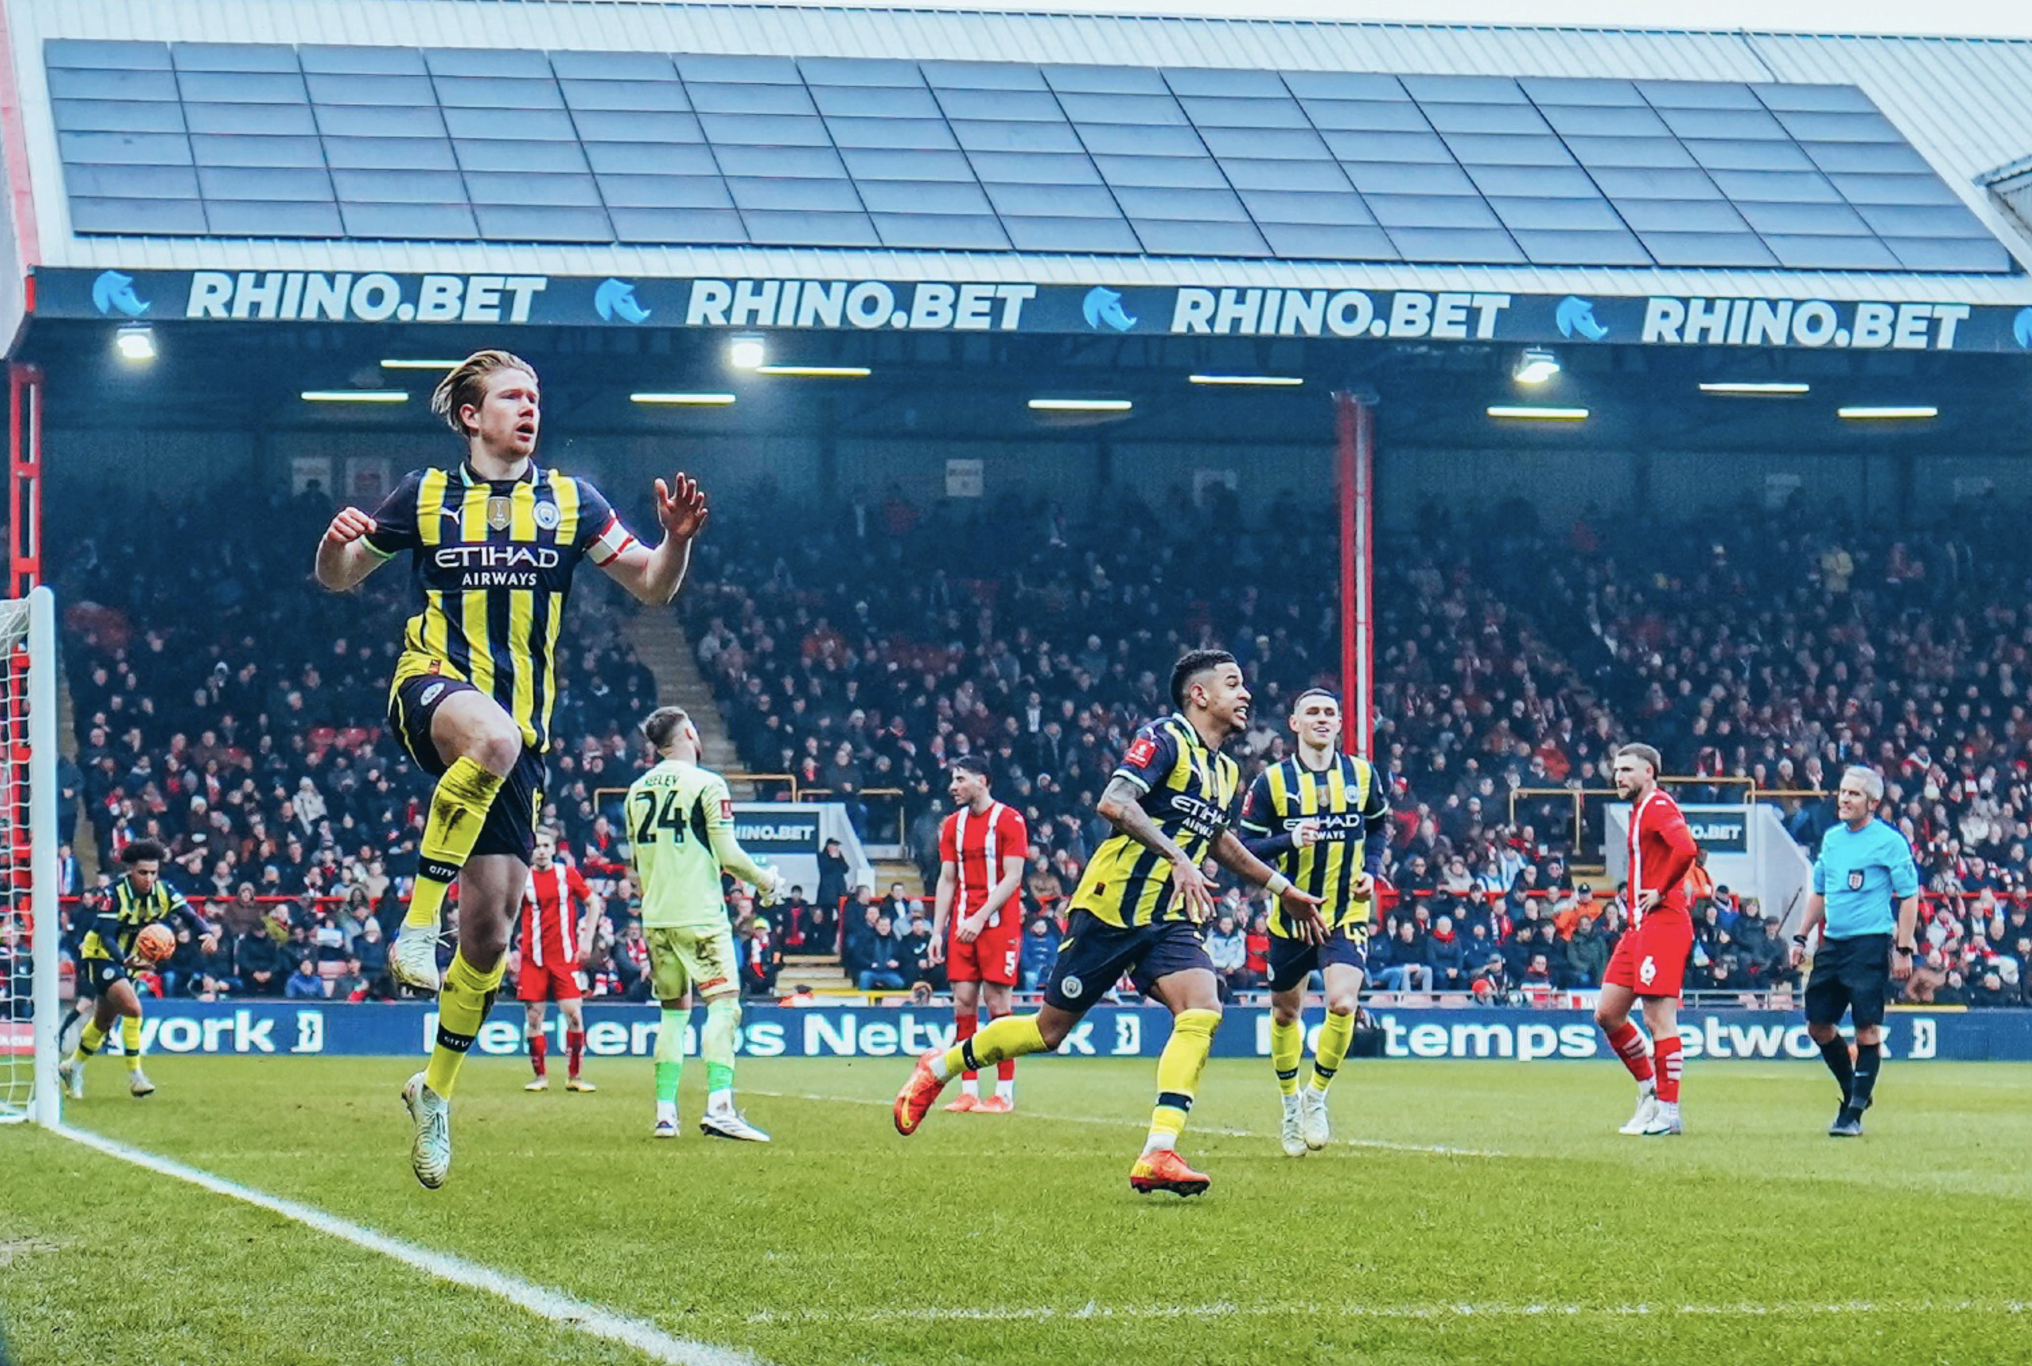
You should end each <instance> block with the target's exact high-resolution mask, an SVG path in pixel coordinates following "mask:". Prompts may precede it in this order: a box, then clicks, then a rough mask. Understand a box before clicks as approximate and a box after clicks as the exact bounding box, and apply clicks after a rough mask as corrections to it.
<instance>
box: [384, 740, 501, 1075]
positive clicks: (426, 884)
mask: <svg viewBox="0 0 2032 1366" xmlns="http://www.w3.org/2000/svg"><path fill="white" fill-rule="evenodd" d="M502 782H503V779H502V778H501V777H500V775H498V774H494V773H489V772H488V771H487V770H486V769H484V768H482V767H480V765H479V764H477V763H475V762H474V761H473V760H471V759H468V758H466V757H465V756H464V755H461V756H460V757H458V758H457V759H454V760H453V761H452V766H451V767H450V768H448V769H446V770H445V774H444V777H442V778H439V779H438V780H437V789H436V790H435V791H433V792H432V793H431V794H430V815H429V817H428V818H426V819H425V821H424V823H423V839H422V841H421V842H420V843H419V844H418V846H417V860H416V886H415V887H414V888H413V889H412V890H411V891H410V894H409V913H408V914H407V915H404V916H403V917H402V928H403V929H405V930H434V929H436V928H437V927H438V921H439V919H440V917H441V916H442V915H443V913H444V901H445V893H446V892H448V891H450V890H451V886H452V884H453V883H454V882H456V881H458V878H459V869H461V868H463V867H465V866H466V860H467V859H469V858H471V857H472V856H473V844H474V842H475V841H476V840H478V839H479V838H480V827H481V826H483V825H485V824H486V823H487V810H488V808H489V807H491V806H493V805H494V798H495V797H497V796H499V795H500V792H501V784H502ZM431 1089H433V1090H435V1089H436V1088H435V1087H433V1088H431Z"/></svg>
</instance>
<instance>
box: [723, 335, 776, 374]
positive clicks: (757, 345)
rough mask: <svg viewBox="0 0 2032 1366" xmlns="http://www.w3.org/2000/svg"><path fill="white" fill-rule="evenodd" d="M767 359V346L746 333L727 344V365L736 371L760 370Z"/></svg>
mask: <svg viewBox="0 0 2032 1366" xmlns="http://www.w3.org/2000/svg"><path fill="white" fill-rule="evenodd" d="M768 359H769V344H768V343H767V342H765V341H763V340H762V338H760V337H758V336H756V335H755V334H754V333H752V332H751V333H747V334H744V335H742V336H739V337H736V338H734V339H733V340H732V341H730V342H728V343H727V364H728V365H730V366H732V367H733V368H734V369H736V370H760V369H761V368H762V366H763V363H764V362H766V361H767V360H768Z"/></svg>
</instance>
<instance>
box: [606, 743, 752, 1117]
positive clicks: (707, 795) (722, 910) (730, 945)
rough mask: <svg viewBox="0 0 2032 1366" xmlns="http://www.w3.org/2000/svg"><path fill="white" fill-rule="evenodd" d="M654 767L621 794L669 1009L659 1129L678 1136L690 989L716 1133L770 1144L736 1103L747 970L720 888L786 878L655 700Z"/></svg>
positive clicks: (659, 1057)
mask: <svg viewBox="0 0 2032 1366" xmlns="http://www.w3.org/2000/svg"><path fill="white" fill-rule="evenodd" d="M642 733H643V734H644V735H646V736H648V737H649V743H650V745H651V746H652V747H653V748H654V749H655V750H656V755H657V759H658V763H657V765H656V767H654V768H652V769H650V770H649V771H648V772H647V773H645V774H643V775H642V776H641V777H640V778H637V779H636V780H635V782H634V784H633V785H632V786H630V787H629V789H628V796H627V799H626V801H625V804H624V810H625V811H626V813H627V821H628V857H629V859H630V861H631V862H632V863H633V864H634V866H635V878H636V881H637V882H638V883H640V884H641V887H642V929H643V931H644V934H645V935H646V937H647V938H648V940H649V980H650V989H651V990H652V991H653V992H654V993H655V994H656V999H657V1001H658V1003H659V1004H661V1005H662V1007H663V1019H662V1024H661V1026H660V1027H659V1028H658V1030H657V1034H656V1128H655V1130H654V1132H655V1135H656V1137H658V1138H675V1137H677V1086H678V1081H679V1079H680V1076H681V1074H682V1071H683V1068H684V1031H685V1025H686V1024H687V1023H688V1018H689V1016H690V1014H691V1012H690V1010H689V1009H688V1008H687V1007H686V1004H685V992H686V991H687V990H690V991H696V992H697V993H698V995H699V997H700V999H702V1000H703V1001H704V1002H705V1003H706V1028H705V1036H704V1038H703V1039H702V1040H701V1047H700V1049H699V1051H700V1052H701V1053H702V1054H704V1055H705V1060H706V1115H705V1118H704V1119H703V1120H701V1121H700V1122H699V1132H700V1133H702V1134H705V1135H707V1136H708V1137H712V1138H738V1139H746V1140H748V1141H749V1142H751V1143H767V1142H768V1141H769V1135H768V1134H765V1133H763V1132H762V1131H761V1130H760V1129H758V1128H756V1127H755V1126H754V1125H752V1124H750V1123H749V1122H748V1121H747V1120H746V1119H745V1118H744V1117H743V1116H742V1115H741V1113H740V1111H738V1110H736V1109H735V1108H734V1035H735V1031H736V1030H738V1029H739V1028H740V1027H741V974H740V965H739V960H737V959H736V958H735V957H734V927H733V925H732V924H731V923H730V922H729V921H728V919H727V903H726V899H725V898H724V897H723V896H722V895H721V894H720V873H721V871H722V870H723V869H724V870H725V871H726V872H729V873H732V874H733V875H734V876H735V877H737V878H740V879H741V880H742V881H743V882H746V883H749V884H751V885H752V886H754V887H755V889H756V891H757V893H758V894H759V895H760V897H761V899H762V902H763V904H765V905H767V904H769V903H771V902H773V901H775V900H776V899H777V898H778V897H779V896H781V895H782V894H783V889H784V886H785V885H786V881H787V880H786V879H785V878H784V876H783V874H782V872H781V871H779V870H778V869H775V868H764V867H762V866H761V865H759V864H757V863H756V862H755V860H754V859H752V858H750V857H748V852H747V851H746V850H745V849H743V848H742V847H741V843H740V841H739V840H737V839H735V838H734V802H733V798H732V797H731V795H730V794H729V793H728V791H727V780H726V779H725V778H722V777H721V776H720V775H719V774H717V773H714V772H713V771H712V770H711V769H707V768H701V767H700V766H699V761H698V758H699V749H700V745H699V735H698V730H697V728H696V727H694V726H693V725H692V723H691V718H690V717H689V716H687V715H686V714H685V712H684V709H683V708H682V707H658V708H657V709H656V710H655V711H653V712H651V713H649V719H648V720H646V721H644V722H643V723H642Z"/></svg>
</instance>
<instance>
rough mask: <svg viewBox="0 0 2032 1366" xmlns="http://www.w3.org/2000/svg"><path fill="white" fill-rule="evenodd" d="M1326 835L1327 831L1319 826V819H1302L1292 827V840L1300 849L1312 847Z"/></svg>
mask: <svg viewBox="0 0 2032 1366" xmlns="http://www.w3.org/2000/svg"><path fill="white" fill-rule="evenodd" d="M1325 837H1326V836H1325V832H1324V831H1322V830H1321V829H1320V828H1319V822H1318V821H1310V820H1307V821H1300V822H1299V823H1298V824H1297V825H1294V826H1292V827H1291V842H1292V843H1293V844H1295V845H1297V846H1298V847H1299V848H1300V849H1310V848H1312V846H1313V845H1315V844H1318V843H1319V842H1320V840H1322V839H1324V838H1325Z"/></svg>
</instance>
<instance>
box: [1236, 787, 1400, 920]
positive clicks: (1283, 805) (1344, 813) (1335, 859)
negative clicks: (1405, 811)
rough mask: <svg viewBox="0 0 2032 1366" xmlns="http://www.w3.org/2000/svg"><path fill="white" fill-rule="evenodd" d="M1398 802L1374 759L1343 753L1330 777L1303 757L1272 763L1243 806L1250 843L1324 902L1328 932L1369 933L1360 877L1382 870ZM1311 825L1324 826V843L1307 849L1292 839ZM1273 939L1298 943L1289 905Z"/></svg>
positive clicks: (1280, 909) (1277, 911) (1275, 910)
mask: <svg viewBox="0 0 2032 1366" xmlns="http://www.w3.org/2000/svg"><path fill="white" fill-rule="evenodd" d="M1389 818H1390V801H1389V798H1388V797H1386V796H1385V795H1384V793H1383V784H1382V783H1381V782H1380V781H1379V780H1378V778H1377V775H1376V770H1375V768H1374V766H1373V765H1371V764H1370V763H1369V761H1368V760H1367V759H1358V758H1356V757H1355V756H1354V755H1352V754H1337V755H1335V756H1334V759H1333V762H1332V763H1331V764H1329V765H1328V766H1327V767H1326V768H1325V769H1324V770H1316V769H1311V768H1307V767H1306V766H1305V765H1304V764H1302V763H1300V762H1299V760H1298V759H1297V757H1296V756H1294V757H1292V758H1289V759H1286V760H1285V761H1284V762H1283V763H1281V764H1272V765H1271V766H1270V767H1268V768H1266V769H1264V770H1263V771H1262V772H1261V773H1259V774H1257V775H1256V781H1255V782H1253V783H1251V784H1250V785H1249V796H1248V800H1246V801H1245V802H1243V803H1242V842H1243V843H1244V844H1246V845H1248V846H1249V852H1251V853H1253V854H1254V855H1256V857H1258V858H1260V859H1262V860H1263V861H1264V862H1265V863H1267V864H1269V865H1270V866H1271V867H1273V868H1275V869H1276V870H1277V871H1278V872H1280V873H1282V874H1284V876H1286V877H1288V878H1290V879H1291V880H1292V881H1293V882H1295V883H1297V884H1298V888H1299V890H1300V891H1303V892H1309V893H1311V894H1312V895H1313V896H1316V897H1318V898H1319V899H1320V901H1321V902H1322V903H1323V904H1322V905H1321V906H1320V908H1319V914H1320V918H1321V919H1323V920H1324V921H1326V926H1327V929H1328V930H1345V931H1347V932H1348V933H1350V934H1362V935H1365V934H1367V933H1368V925H1369V921H1370V906H1369V902H1368V900H1366V899H1364V900H1361V901H1357V900H1355V897H1354V884H1355V877H1356V874H1357V873H1359V872H1360V871H1361V870H1363V869H1365V868H1366V869H1367V870H1368V872H1369V874H1370V875H1371V876H1374V875H1375V874H1376V873H1377V872H1379V871H1381V869H1382V866H1383V852H1384V850H1385V849H1387V848H1388V847H1389V842H1390V837H1389V833H1388V831H1387V830H1386V828H1385V825H1384V822H1386V821H1387V820H1389ZM1303 821H1315V822H1317V823H1318V825H1319V829H1320V839H1319V841H1318V842H1317V843H1315V844H1312V845H1308V846H1307V847H1305V848H1303V849H1301V848H1299V847H1297V845H1296V844H1295V843H1294V842H1293V840H1292V838H1291V832H1292V831H1293V830H1294V829H1296V828H1297V827H1298V825H1299V824H1300V823H1301V822H1303ZM1270 933H1271V934H1273V935H1276V936H1277V937H1279V938H1281V939H1291V938H1295V937H1296V936H1295V935H1294V934H1293V932H1292V928H1291V922H1290V920H1288V919H1287V918H1286V917H1285V914H1284V906H1283V904H1282V903H1281V902H1279V903H1277V904H1274V905H1272V907H1271V908H1270Z"/></svg>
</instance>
